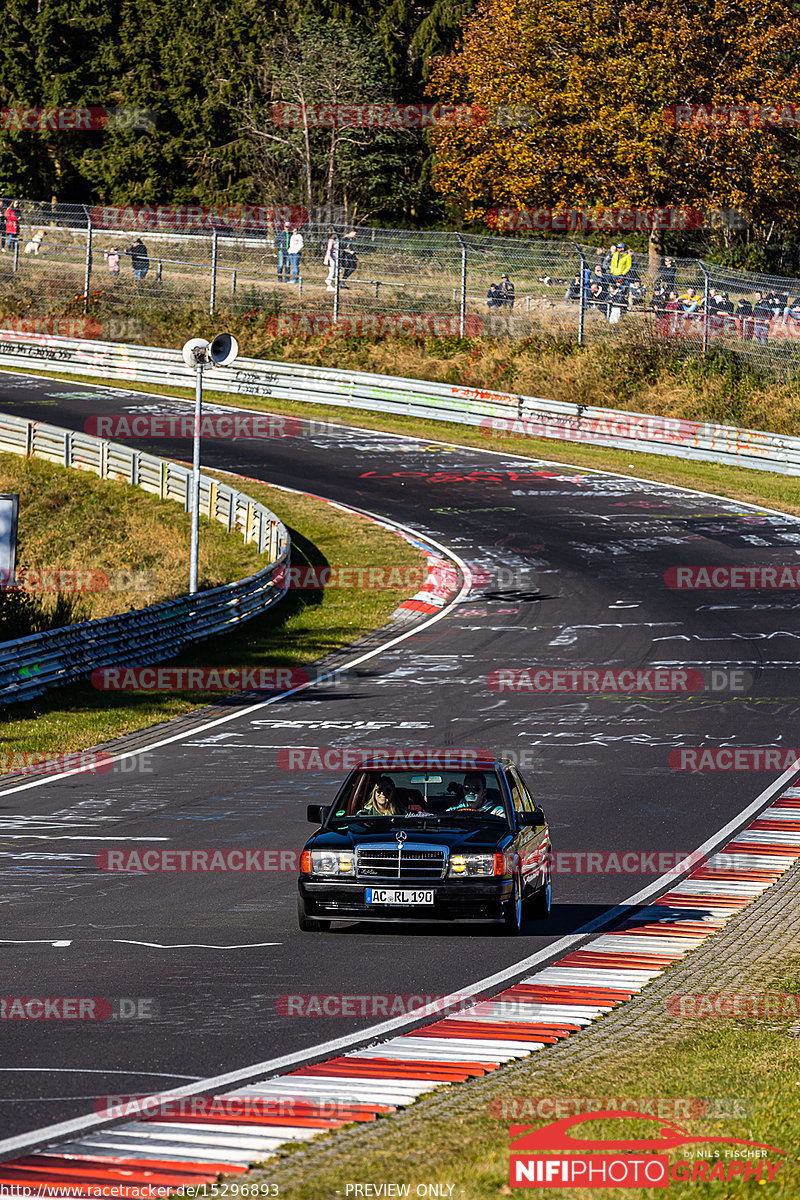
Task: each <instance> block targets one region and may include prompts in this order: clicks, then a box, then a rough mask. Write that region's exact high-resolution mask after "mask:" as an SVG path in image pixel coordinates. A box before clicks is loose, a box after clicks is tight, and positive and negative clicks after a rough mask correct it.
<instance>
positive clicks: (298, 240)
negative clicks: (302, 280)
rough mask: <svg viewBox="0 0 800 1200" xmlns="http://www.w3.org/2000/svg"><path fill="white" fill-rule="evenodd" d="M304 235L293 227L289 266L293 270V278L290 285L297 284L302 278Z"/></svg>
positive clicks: (290, 239) (290, 240)
mask: <svg viewBox="0 0 800 1200" xmlns="http://www.w3.org/2000/svg"><path fill="white" fill-rule="evenodd" d="M304 246H305V242H304V241H303V235H302V233H300V232H299V231H298V229H297V228H296V226H294V225H293V226H292V234H291V237H290V238H289V266H290V267H291V268H292V278H291V279H290V280H289V282H290V283H297V282H298V279H299V277H300V255H301V254H302V253H303V247H304Z"/></svg>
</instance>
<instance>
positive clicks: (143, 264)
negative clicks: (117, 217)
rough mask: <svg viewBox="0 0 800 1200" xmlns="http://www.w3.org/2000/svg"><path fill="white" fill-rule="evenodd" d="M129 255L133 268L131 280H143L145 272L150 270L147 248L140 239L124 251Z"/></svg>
mask: <svg viewBox="0 0 800 1200" xmlns="http://www.w3.org/2000/svg"><path fill="white" fill-rule="evenodd" d="M125 253H126V254H129V255H130V258H131V266H132V267H133V278H134V279H144V277H145V276H146V275H147V272H148V271H149V270H150V259H149V258H148V257H147V248H146V246H145V244H144V242H143V241H142V239H141V238H140V237H138V238H137V239H136V241H135V242H134V243H133V245H132V246H129V247H128V249H127V250H126V251H125Z"/></svg>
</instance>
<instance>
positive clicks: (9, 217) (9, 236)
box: [6, 200, 19, 250]
mask: <svg viewBox="0 0 800 1200" xmlns="http://www.w3.org/2000/svg"><path fill="white" fill-rule="evenodd" d="M6 241H7V242H8V248H9V250H13V249H14V247H15V246H16V244H17V242H18V241H19V200H12V202H11V203H10V204H9V206H8V208H7V209H6Z"/></svg>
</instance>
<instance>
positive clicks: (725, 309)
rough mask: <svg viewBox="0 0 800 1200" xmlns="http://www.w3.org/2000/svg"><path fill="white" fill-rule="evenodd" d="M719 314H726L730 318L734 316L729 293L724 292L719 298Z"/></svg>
mask: <svg viewBox="0 0 800 1200" xmlns="http://www.w3.org/2000/svg"><path fill="white" fill-rule="evenodd" d="M717 312H718V313H725V314H726V315H728V316H731V317H732V316H733V302H732V301H731V298H730V296H729V295H728V293H727V292H723V293H722V295H721V296H719V297H718V298H717Z"/></svg>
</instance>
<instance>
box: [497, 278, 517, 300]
mask: <svg viewBox="0 0 800 1200" xmlns="http://www.w3.org/2000/svg"><path fill="white" fill-rule="evenodd" d="M514 298H515V296H514V285H513V283H512V282H511V280H510V279H509V278H508V276H507V275H503V277H502V278H501V280H500V303H501V304H502V305H503V307H504V308H513V307H514Z"/></svg>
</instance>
